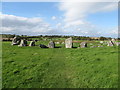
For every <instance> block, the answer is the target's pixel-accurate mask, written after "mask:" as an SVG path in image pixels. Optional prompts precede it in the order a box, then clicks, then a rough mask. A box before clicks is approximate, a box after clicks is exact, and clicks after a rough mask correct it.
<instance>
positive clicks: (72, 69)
mask: <svg viewBox="0 0 120 90" xmlns="http://www.w3.org/2000/svg"><path fill="white" fill-rule="evenodd" d="M39 43H41V42H37V44H39ZM42 43H43V44H46V45H47V41H46V42H42ZM2 44H3V48H2V49H3V53H2V62H3V63H2V66H3V68H2V73H3V77H2V78H3V88H117V87H118V47H116V46H115V47H97V48H71V49H66V48H53V49H50V48H48V49H43V48H40V47H38V46H35V47H18V46H11V45H10V42H3V43H2ZM75 45H76V46H78V44H75ZM58 46H60V45H58ZM62 46H64V45H62Z"/></svg>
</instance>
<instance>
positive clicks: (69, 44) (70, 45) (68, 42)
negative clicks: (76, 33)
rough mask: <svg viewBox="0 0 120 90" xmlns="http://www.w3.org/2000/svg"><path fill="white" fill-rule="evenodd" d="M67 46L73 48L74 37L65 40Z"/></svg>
mask: <svg viewBox="0 0 120 90" xmlns="http://www.w3.org/2000/svg"><path fill="white" fill-rule="evenodd" d="M65 47H66V48H72V47H73V43H72V38H71V37H70V38H68V39H66V40H65Z"/></svg>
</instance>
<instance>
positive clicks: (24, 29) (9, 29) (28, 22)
mask: <svg viewBox="0 0 120 90" xmlns="http://www.w3.org/2000/svg"><path fill="white" fill-rule="evenodd" d="M1 17H2V18H1V20H2V33H13V34H42V33H46V32H48V31H50V30H51V29H50V28H51V27H50V24H48V23H46V22H44V21H43V20H42V19H41V18H26V17H20V16H14V15H7V14H2V16H1Z"/></svg>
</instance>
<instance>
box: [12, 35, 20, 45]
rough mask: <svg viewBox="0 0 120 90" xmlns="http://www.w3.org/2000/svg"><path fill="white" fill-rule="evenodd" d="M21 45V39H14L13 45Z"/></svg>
mask: <svg viewBox="0 0 120 90" xmlns="http://www.w3.org/2000/svg"><path fill="white" fill-rule="evenodd" d="M19 44H20V38H19V37H14V38H13V40H12V44H11V45H19Z"/></svg>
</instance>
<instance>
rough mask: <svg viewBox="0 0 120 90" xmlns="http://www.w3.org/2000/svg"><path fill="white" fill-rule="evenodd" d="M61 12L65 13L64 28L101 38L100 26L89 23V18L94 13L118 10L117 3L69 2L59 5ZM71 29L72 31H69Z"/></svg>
mask: <svg viewBox="0 0 120 90" xmlns="http://www.w3.org/2000/svg"><path fill="white" fill-rule="evenodd" d="M58 8H59V10H60V11H62V12H64V14H63V16H64V18H63V21H64V28H65V29H67V30H72V31H69V32H73V33H75V34H79V35H89V36H101V35H102V33H100V29H99V26H95V25H94V24H93V23H91V22H90V21H87V19H86V18H87V16H89V15H90V14H94V13H106V12H111V11H114V10H116V9H117V8H118V3H117V2H74V0H71V2H69V1H68V0H66V2H61V3H59V6H58ZM69 28H71V29H69Z"/></svg>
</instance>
